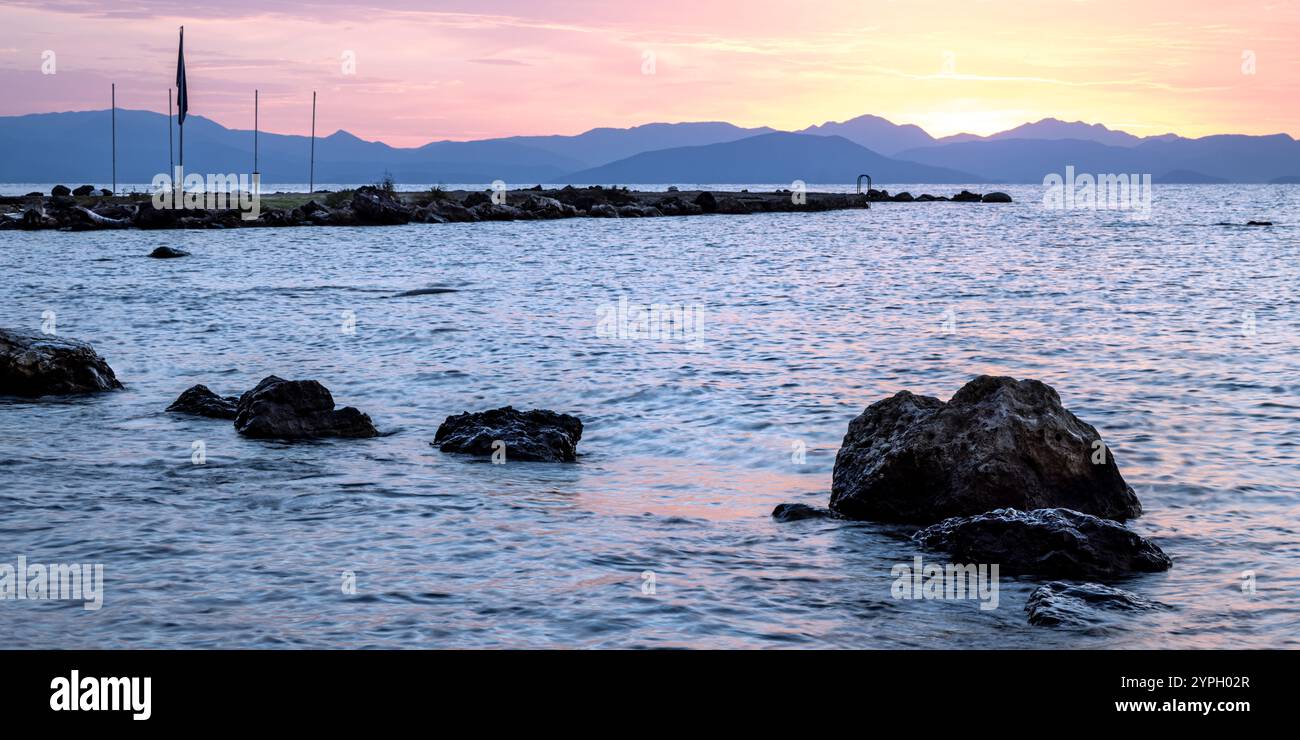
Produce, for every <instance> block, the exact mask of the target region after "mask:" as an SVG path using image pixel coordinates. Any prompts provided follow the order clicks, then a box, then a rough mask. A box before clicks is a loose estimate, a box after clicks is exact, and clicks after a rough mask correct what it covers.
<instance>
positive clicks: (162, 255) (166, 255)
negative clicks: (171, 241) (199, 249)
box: [149, 246, 190, 260]
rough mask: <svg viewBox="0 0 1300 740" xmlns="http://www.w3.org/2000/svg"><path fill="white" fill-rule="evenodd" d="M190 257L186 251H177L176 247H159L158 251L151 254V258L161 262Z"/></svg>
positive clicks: (155, 250)
mask: <svg viewBox="0 0 1300 740" xmlns="http://www.w3.org/2000/svg"><path fill="white" fill-rule="evenodd" d="M189 255H190V253H189V252H186V251H185V250H184V249H176V248H174V247H166V246H164V247H157V248H156V249H154V250H153V251H152V252H150V253H149V256H150V257H153V258H154V259H159V260H169V259H176V258H177V257H188V256H189Z"/></svg>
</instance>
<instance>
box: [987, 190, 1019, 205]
mask: <svg viewBox="0 0 1300 740" xmlns="http://www.w3.org/2000/svg"><path fill="white" fill-rule="evenodd" d="M980 200H981V202H984V203H1010V202H1011V196H1010V195H1007V194H1006V193H1003V192H1001V191H994V192H992V193H985V194H984V197H983V198H981V199H980Z"/></svg>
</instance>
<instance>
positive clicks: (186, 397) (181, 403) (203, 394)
mask: <svg viewBox="0 0 1300 740" xmlns="http://www.w3.org/2000/svg"><path fill="white" fill-rule="evenodd" d="M167 410H168V411H171V412H173V413H177V414H192V415H194V416H206V417H209V418H212V419H234V418H235V416H236V415H237V414H238V410H239V398H238V397H237V396H225V397H222V396H218V395H217V394H215V393H213V392H212V391H211V390H209V389H208V387H207V386H206V385H196V386H192V387H190V388H188V389H186V390H185V392H184V393H182V394H181V395H180V396H178V397H177V398H176V400H175V401H172V405H170V406H168V407H167Z"/></svg>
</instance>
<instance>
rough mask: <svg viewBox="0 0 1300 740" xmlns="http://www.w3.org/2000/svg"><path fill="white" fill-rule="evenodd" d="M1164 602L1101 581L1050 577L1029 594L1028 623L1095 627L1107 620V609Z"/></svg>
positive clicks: (1147, 606)
mask: <svg viewBox="0 0 1300 740" xmlns="http://www.w3.org/2000/svg"><path fill="white" fill-rule="evenodd" d="M1163 606H1164V605H1163V604H1161V603H1159V602H1156V601H1151V600H1149V599H1145V598H1143V597H1141V596H1138V595H1137V594H1135V593H1133V592H1131V591H1125V590H1124V589H1122V588H1114V587H1112V586H1104V585H1102V584H1100V583H1065V582H1063V581H1052V582H1051V583H1048V584H1045V585H1042V586H1039V587H1038V588H1036V589H1034V592H1033V593H1032V594H1030V595H1029V601H1028V602H1026V603H1025V611H1027V612H1029V623H1030V624H1036V625H1042V626H1058V625H1059V626H1070V627H1084V626H1087V627H1096V626H1102V625H1104V624H1106V623H1107V622H1109V621H1110V617H1109V613H1114V612H1139V611H1149V610H1152V609H1159V608H1161V607H1163Z"/></svg>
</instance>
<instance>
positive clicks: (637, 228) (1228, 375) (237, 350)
mask: <svg viewBox="0 0 1300 740" xmlns="http://www.w3.org/2000/svg"><path fill="white" fill-rule="evenodd" d="M908 189H911V190H912V191H913V192H925V191H930V192H936V191H940V190H943V188H940V187H920V188H912V187H909V188H908ZM1011 192H1012V194H1013V196H1015V197H1016V198H1017V201H1018V203H1017V204H1013V205H1012V206H1009V207H1005V208H1002V207H999V208H994V207H989V206H979V205H970V206H963V205H961V204H943V203H936V204H913V205H903V204H880V207H878V208H873V209H871V211H870V212H856V211H855V212H835V213H826V214H819V215H809V216H803V215H771V216H751V217H734V218H733V217H710V218H699V219H649V220H644V219H638V220H636V221H635V222H633V221H620V220H610V221H588V220H580V221H566V222H519V223H492V224H476V225H442V226H436V225H430V226H424V225H418V226H411V227H406V228H376V229H356V230H343V231H340V230H329V229H311V228H303V229H285V230H261V229H256V230H254V229H249V230H240V231H233V232H225V233H221V232H199V231H194V232H188V231H187V232H169V233H168V234H167V235H166V236H165V239H166V240H167V241H168V242H169V243H171V244H173V245H174V246H179V247H182V248H185V249H187V250H189V251H191V252H193V256H192V257H191V258H187V259H186V260H181V261H171V262H172V263H177V264H172V263H168V264H159V263H158V261H155V260H147V259H143V257H142V255H144V254H147V253H148V251H149V250H151V249H152V248H153V247H154V246H158V242H159V239H160V237H159V236H158V235H156V234H150V233H146V232H131V233H107V232H86V233H81V234H77V235H75V236H70V235H67V234H59V233H51V232H38V233H21V232H13V231H10V232H6V237H5V238H6V239H7V240H8V241H10V242H12V244H13V245H14V246H13V248H11V249H6V250H0V271H3V274H5V275H6V277H7V278H8V279H7V280H6V281H4V282H3V283H0V325H6V326H9V325H13V326H32V325H36V324H38V323H39V321H40V316H41V313H42V311H44V310H47V309H49V310H55V311H57V313H58V317H59V329H60V332H61V333H63V334H66V335H68V336H73V337H78V338H81V339H86V340H89V341H91V342H92V343H94V344H95V345H96V347H97V348H98V349H99V350H100V351H101V352H102V353H103V354H104V355H105V356H106V357H107V358H108V359H109V361H110V363H111V364H112V365H113V366H114V367H115V368H116V369H118V371H119V375H121V376H122V379H123V381H124V382H125V383H126V386H127V390H126V391H125V392H123V393H118V394H114V395H112V396H111V397H102V398H95V399H75V400H71V401H67V402H57V403H40V404H31V403H10V402H0V405H3V406H4V410H3V413H0V483H3V484H0V502H3V503H4V505H5V507H6V512H7V520H6V525H5V526H6V534H7V535H8V537H9V539H10V549H11V550H13V551H16V552H27V553H30V554H33V555H36V554H39V555H40V556H42V557H48V558H51V559H53V558H61V559H64V560H69V561H83V560H88V559H96V558H98V559H102V560H104V561H106V562H107V564H108V566H109V569H108V570H109V572H110V573H111V574H113V575H112V579H113V580H112V582H111V583H110V584H108V586H109V590H108V594H107V601H106V604H107V606H106V607H105V610H104V613H105V614H107V615H111V617H112V619H113V620H114V621H113V622H112V631H111V632H109V631H107V630H99V629H91V630H89V631H87V630H85V629H84V625H83V624H81V623H78V624H77V625H71V624H70V623H69V622H68V621H67V620H68V619H69V617H68V614H69V612H68V611H67V610H63V611H60V610H45V611H41V612H39V613H40V615H41V619H39V620H30V619H25V618H24V621H23V630H22V631H21V634H22V635H24V638H23V639H29V640H31V641H32V644H39V643H43V642H48V641H49V640H50V639H54V636H63V635H66V634H79V635H84V636H85V639H86V640H88V641H91V642H90V643H88V644H94V645H99V646H123V647H133V646H137V645H140V644H147V645H149V646H165V645H178V646H200V645H202V646H218V645H219V646H222V647H234V646H244V645H247V646H253V645H263V646H279V645H294V646H327V645H350V646H352V645H355V646H379V647H400V646H420V647H435V646H455V647H462V646H475V645H494V646H502V645H508V646H521V647H523V646H552V647H554V646H640V645H657V646H667V645H681V646H712V647H726V646H756V645H767V646H810V647H819V646H853V647H916V646H924V647H949V646H953V645H954V644H955V643H956V642H960V646H961V647H1063V648H1068V647H1126V648H1127V647H1172V646H1183V647H1266V646H1282V645H1290V646H1292V647H1295V646H1297V643H1296V640H1297V637H1296V636H1295V634H1294V622H1295V619H1296V615H1297V614H1300V566H1298V565H1297V563H1298V562H1300V558H1298V557H1297V556H1298V555H1300V548H1298V546H1297V545H1296V544H1294V543H1296V542H1297V541H1300V537H1297V528H1298V527H1300V525H1297V524H1296V522H1300V484H1298V483H1297V481H1298V480H1300V475H1298V473H1300V470H1297V462H1296V460H1297V448H1298V447H1300V440H1298V439H1297V438H1296V436H1295V429H1296V428H1297V422H1300V400H1297V399H1300V386H1298V385H1297V381H1296V380H1295V379H1296V378H1297V377H1300V373H1297V370H1300V367H1298V365H1300V346H1297V342H1300V340H1298V339H1297V336H1298V334H1297V331H1296V329H1297V328H1298V327H1297V325H1298V323H1300V322H1298V321H1297V315H1296V305H1297V301H1296V298H1295V283H1296V281H1297V279H1298V278H1300V275H1297V265H1300V259H1297V257H1300V255H1298V254H1297V249H1300V246H1298V243H1297V240H1296V239H1295V236H1294V235H1295V233H1296V231H1295V228H1294V227H1291V226H1288V225H1286V224H1285V223H1282V222H1284V221H1285V219H1283V218H1281V217H1278V216H1277V214H1282V213H1288V212H1290V213H1294V212H1297V211H1300V208H1297V206H1300V202H1298V201H1300V190H1296V189H1294V188H1292V189H1286V188H1274V189H1269V188H1261V187H1252V186H1245V187H1241V188H1237V189H1234V190H1233V191H1231V192H1222V191H1220V190H1219V189H1215V190H1214V191H1213V192H1214V196H1213V198H1206V197H1205V192H1204V191H1203V190H1198V189H1197V188H1196V187H1187V188H1183V187H1173V188H1157V198H1156V201H1155V211H1154V213H1153V218H1152V221H1151V222H1150V223H1149V224H1142V225H1137V226H1135V225H1131V224H1127V223H1125V222H1122V221H1117V220H1116V219H1115V218H1114V217H1113V214H1105V213H1095V212H1079V211H1060V212H1044V211H1043V210H1042V209H1041V208H1040V207H1038V205H1037V204H1036V201H1037V197H1038V195H1039V194H1040V193H1036V189H1035V188H1012V189H1011ZM1207 204H1209V205H1207ZM1269 215H1273V216H1275V218H1273V220H1275V221H1277V222H1279V223H1281V224H1282V225H1281V226H1279V227H1276V228H1274V229H1270V230H1253V231H1251V230H1245V229H1234V228H1227V227H1221V226H1216V225H1215V224H1217V223H1218V222H1221V221H1231V222H1234V223H1240V222H1244V221H1245V220H1247V219H1248V218H1255V217H1261V216H1269ZM72 238H75V239H76V241H75V242H71V241H69V240H70V239H72ZM70 244H72V245H74V246H73V247H71V248H70V247H69V245H70ZM304 266H310V267H309V268H307V267H304ZM435 285H439V286H455V287H456V292H442V293H426V294H423V295H414V296H403V297H398V294H399V293H402V292H404V291H408V290H412V289H418V288H427V287H429V286H435ZM620 296H626V297H627V298H628V300H629V301H633V302H637V303H652V302H663V303H678V304H682V305H700V306H703V307H704V310H705V314H704V316H705V323H704V327H703V333H704V336H705V338H706V342H705V343H704V345H703V346H702V347H680V346H674V345H672V344H671V343H662V342H659V343H656V342H644V341H614V340H611V339H610V338H609V337H600V336H597V332H596V322H597V310H598V308H599V306H601V305H602V304H608V303H609V302H611V301H617V300H618V298H619V297H620ZM1247 311H1249V312H1250V313H1249V314H1248V313H1246V312H1247ZM344 312H350V315H351V316H354V317H355V330H356V331H355V334H343V333H341V332H340V316H342V315H343V314H344ZM1243 316H1245V317H1248V318H1252V319H1253V321H1252V322H1247V321H1246V319H1244V318H1243ZM272 373H275V374H279V375H282V376H287V377H296V378H308V377H311V378H317V379H319V380H321V381H322V382H323V383H324V384H325V385H326V386H327V387H329V388H330V389H331V391H332V392H333V394H334V396H335V399H336V401H337V402H338V403H340V404H343V405H354V406H357V407H358V408H361V409H362V410H363V411H366V412H367V413H369V414H371V415H372V417H373V418H374V419H375V422H376V424H377V425H378V426H379V427H380V429H381V430H383V431H385V432H393V435H392V436H388V437H382V438H379V439H374V440H364V441H332V442H324V443H319V444H297V445H284V444H274V443H265V442H259V441H256V440H246V439H242V438H240V437H238V436H237V435H235V434H234V432H233V428H232V427H231V425H230V423H229V422H219V421H212V420H199V419H186V418H179V417H175V416H173V415H168V414H165V413H162V409H163V408H165V407H166V406H167V404H168V403H170V402H171V400H172V399H174V398H175V397H176V395H178V394H179V393H180V392H181V391H182V390H184V389H185V388H186V387H188V386H190V385H193V384H195V383H204V384H207V385H209V387H211V388H212V389H213V390H215V391H216V392H218V393H221V394H223V395H235V394H238V393H240V392H241V391H243V390H246V389H247V388H249V387H251V386H252V385H253V384H255V383H256V382H257V381H258V380H260V379H261V378H262V377H264V376H265V375H268V374H272ZM979 373H994V374H1009V375H1015V376H1018V377H1036V378H1039V379H1041V380H1043V381H1044V382H1047V383H1049V384H1051V385H1052V386H1054V387H1055V388H1056V389H1057V390H1058V391H1059V392H1060V394H1061V397H1062V400H1063V402H1064V404H1065V405H1066V406H1067V407H1068V408H1070V409H1071V410H1072V411H1074V412H1075V413H1076V414H1078V415H1079V416H1080V417H1081V418H1082V419H1083V420H1085V421H1087V422H1088V423H1090V424H1092V425H1094V426H1096V427H1097V428H1098V429H1099V430H1100V431H1101V433H1102V435H1103V437H1104V438H1105V439H1106V442H1107V444H1108V445H1109V446H1110V447H1111V448H1112V449H1113V450H1114V453H1115V455H1116V459H1117V460H1118V462H1119V464H1120V468H1121V470H1122V471H1123V473H1124V475H1125V477H1126V479H1127V480H1128V481H1129V483H1130V484H1131V485H1133V486H1134V488H1135V489H1136V490H1137V491H1138V494H1139V496H1140V498H1141V500H1142V502H1143V505H1144V507H1145V509H1146V512H1147V513H1146V515H1145V516H1143V517H1142V518H1141V519H1138V520H1136V521H1135V522H1133V523H1132V526H1133V527H1134V529H1135V530H1137V531H1139V532H1141V533H1143V534H1144V535H1148V536H1152V537H1155V538H1156V539H1157V540H1158V541H1159V542H1160V544H1161V546H1162V547H1164V549H1165V550H1166V551H1167V552H1168V553H1169V554H1170V556H1171V557H1173V558H1174V560H1175V566H1174V568H1173V570H1171V571H1169V572H1167V573H1160V574H1151V575H1144V576H1139V577H1136V578H1134V579H1130V580H1127V581H1124V582H1122V583H1120V584H1119V585H1120V586H1121V587H1123V588H1127V589H1129V590H1133V591H1135V592H1138V593H1140V594H1141V595H1143V596H1145V597H1147V598H1150V599H1154V600H1156V601H1160V602H1162V603H1165V604H1169V605H1170V606H1171V609H1170V610H1168V611H1167V612H1162V613H1160V614H1157V615H1152V614H1143V615H1138V616H1131V617H1123V618H1119V617H1117V618H1116V621H1115V622H1113V623H1108V624H1106V625H1105V626H1104V627H1103V628H1101V629H1098V630H1094V631H1090V632H1086V633H1085V632H1072V631H1069V630H1041V629H1035V630H1029V629H1027V628H1026V625H1025V620H1024V614H1023V612H1022V611H1021V609H1022V607H1023V604H1024V601H1025V599H1026V598H1027V597H1028V595H1029V593H1030V592H1031V591H1032V590H1033V588H1034V587H1036V586H1037V585H1038V582H1037V581H1036V580H1034V579H1008V580H1007V581H1006V582H1005V583H1004V584H1003V593H1002V606H1001V607H1000V608H999V609H997V610H994V611H992V612H980V611H979V610H978V609H977V608H976V607H975V606H974V605H972V604H970V603H947V602H906V603H901V602H897V601H894V600H892V598H891V597H890V594H889V585H890V578H889V571H890V567H891V566H892V565H893V564H895V563H898V562H906V561H908V560H910V558H911V557H912V556H913V555H914V554H916V550H915V548H914V547H913V546H912V545H911V543H910V542H909V541H908V539H907V537H908V535H910V533H911V532H910V531H908V530H907V528H897V527H885V526H880V525H874V524H854V523H844V522H835V521H825V520H816V521H805V522H796V523H792V524H785V525H782V524H776V523H774V522H772V521H771V520H770V518H769V517H768V514H769V513H770V512H771V510H772V507H773V506H775V505H776V504H778V503H782V502H787V501H796V502H801V503H807V504H813V505H824V504H825V503H826V499H827V496H828V491H829V487H830V480H831V471H832V467H833V461H834V455H835V451H836V449H837V448H838V446H839V444H840V440H841V438H842V436H843V434H844V431H845V428H846V425H847V423H848V421H849V420H850V419H851V418H853V416H855V415H856V414H858V413H860V412H861V411H862V409H863V408H864V407H866V406H867V405H869V404H870V403H872V402H874V401H877V400H880V399H882V398H884V397H886V396H888V395H890V394H892V393H894V392H897V391H899V390H903V389H908V390H912V391H914V392H918V393H924V394H927V395H933V396H937V397H939V398H943V399H947V398H948V397H950V396H951V395H952V394H953V393H954V392H955V391H956V390H957V389H958V388H959V387H960V386H961V385H962V384H963V383H965V382H966V381H968V380H969V379H970V378H971V377H973V376H974V375H977V374H979ZM506 404H512V405H514V406H516V407H519V408H532V407H541V408H551V409H555V410H558V411H565V412H569V413H575V414H577V415H579V416H580V417H581V418H582V419H583V422H584V425H585V430H584V437H583V440H582V443H581V444H580V445H579V453H580V459H579V461H578V463H576V464H574V465H529V464H511V463H508V464H507V465H504V466H494V465H491V464H489V463H486V462H477V461H473V460H471V459H467V458H464V457H461V456H454V455H443V454H441V453H439V452H438V451H437V450H435V449H434V448H431V447H430V446H429V444H428V443H429V441H430V440H431V439H432V437H433V434H434V431H435V430H436V428H437V426H438V424H439V423H440V422H441V421H442V419H443V418H445V417H446V416H447V415H449V414H453V413H458V412H461V411H466V410H480V409H484V408H492V407H496V406H502V405H506ZM197 439H201V440H203V441H204V443H205V445H206V449H207V456H208V464H207V465H205V466H194V465H191V464H190V462H189V457H190V445H191V442H192V441H194V440H197ZM797 449H802V450H803V453H804V455H805V459H804V461H803V464H798V463H796V462H795V460H794V458H793V457H792V455H793V454H794V452H795V450H797ZM12 481H17V482H18V483H17V485H9V483H11V482H12ZM124 543H126V544H124ZM341 570H355V571H356V573H357V574H358V582H359V584H360V591H359V593H358V594H357V595H356V596H354V597H346V596H344V595H343V594H340V593H339V588H338V582H337V574H338V572H339V571H341ZM1248 570H1251V571H1255V572H1256V574H1257V586H1258V590H1257V593H1256V594H1254V595H1253V596H1250V597H1247V596H1246V595H1244V594H1243V593H1242V592H1241V590H1240V578H1241V573H1242V572H1243V571H1248ZM645 571H652V572H653V573H654V574H655V577H656V583H657V590H656V593H655V594H653V595H647V594H643V593H642V592H641V589H640V585H641V574H642V573H643V572H645ZM250 584H251V585H250ZM15 614H19V613H18V612H15V611H13V610H0V625H3V624H4V621H5V620H12V619H16V618H23V614H26V613H25V612H24V613H23V614H19V616H18V617H15V616H12V615H15ZM74 627H75V629H74ZM10 632H11V633H14V634H18V632H16V631H15V630H12V629H11V630H10ZM956 636H960V639H959V638H958V637H956Z"/></svg>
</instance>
